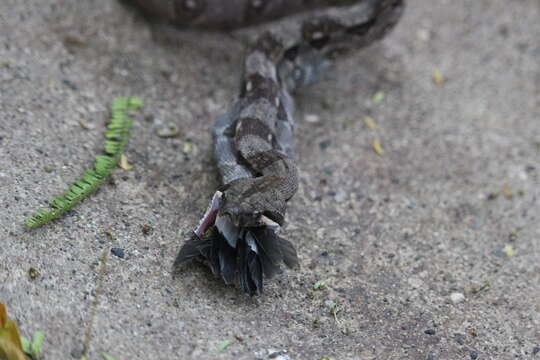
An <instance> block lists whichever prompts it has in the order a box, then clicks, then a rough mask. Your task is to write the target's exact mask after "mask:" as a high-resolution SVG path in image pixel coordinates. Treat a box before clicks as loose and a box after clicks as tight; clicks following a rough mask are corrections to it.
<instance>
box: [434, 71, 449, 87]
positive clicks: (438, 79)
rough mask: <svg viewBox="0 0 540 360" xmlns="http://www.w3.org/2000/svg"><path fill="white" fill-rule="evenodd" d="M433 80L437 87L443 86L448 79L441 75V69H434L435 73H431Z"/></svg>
mask: <svg viewBox="0 0 540 360" xmlns="http://www.w3.org/2000/svg"><path fill="white" fill-rule="evenodd" d="M431 78H432V79H433V82H434V83H435V84H437V85H442V84H444V83H445V82H446V79H445V78H444V76H443V75H442V74H441V72H440V71H439V69H433V71H432V72H431Z"/></svg>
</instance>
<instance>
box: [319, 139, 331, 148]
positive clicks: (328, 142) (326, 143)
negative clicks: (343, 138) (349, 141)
mask: <svg viewBox="0 0 540 360" xmlns="http://www.w3.org/2000/svg"><path fill="white" fill-rule="evenodd" d="M331 144H332V140H323V141H321V142H320V143H319V147H320V148H321V150H326V149H328V147H329V146H330V145H331Z"/></svg>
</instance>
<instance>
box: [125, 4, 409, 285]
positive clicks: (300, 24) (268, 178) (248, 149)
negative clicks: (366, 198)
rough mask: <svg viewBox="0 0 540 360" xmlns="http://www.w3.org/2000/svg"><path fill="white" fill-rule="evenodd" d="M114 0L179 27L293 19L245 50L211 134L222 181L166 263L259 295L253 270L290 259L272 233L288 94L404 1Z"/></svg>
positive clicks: (363, 41)
mask: <svg viewBox="0 0 540 360" xmlns="http://www.w3.org/2000/svg"><path fill="white" fill-rule="evenodd" d="M124 1H128V2H130V3H133V4H135V5H137V6H139V7H140V8H142V9H143V10H144V11H145V12H146V13H147V14H149V15H151V16H153V17H156V18H158V19H160V20H162V21H164V22H167V23H171V24H174V25H177V26H181V27H186V26H190V27H199V28H206V29H233V28H237V27H240V26H246V25H253V24H260V23H262V22H267V21H271V20H275V19H277V18H280V17H283V16H285V15H291V14H294V16H295V19H298V20H296V21H295V22H294V23H293V24H292V25H290V24H288V25H285V24H283V25H282V24H281V23H277V24H276V25H275V26H274V28H273V29H272V32H271V33H269V32H265V33H263V34H262V35H260V36H259V37H258V38H257V39H256V41H255V42H254V44H253V46H252V47H251V48H250V49H249V51H248V53H247V55H246V57H245V62H244V75H243V79H242V86H241V89H240V94H239V97H238V100H237V101H236V102H235V103H234V104H233V106H232V107H231V110H230V111H229V112H228V113H226V114H224V115H223V116H221V117H219V118H218V119H217V121H216V126H215V129H214V132H213V137H214V143H215V155H216V160H217V163H218V168H219V169H220V173H221V175H222V177H223V182H224V186H223V187H222V188H221V189H220V192H218V193H216V196H214V200H213V203H212V206H213V209H209V211H207V213H206V214H205V216H204V217H203V219H202V221H201V224H202V225H200V226H199V227H198V228H197V230H196V231H195V234H194V237H193V238H192V239H191V240H189V241H188V242H187V243H186V244H185V245H184V246H183V248H182V249H181V251H180V253H179V255H178V257H177V261H176V263H180V262H183V261H186V260H189V259H192V258H199V259H201V260H203V261H204V262H205V263H207V264H208V265H209V266H210V268H211V269H212V271H213V272H214V273H215V274H216V275H220V276H221V277H223V279H224V280H225V282H226V283H227V284H230V283H232V282H233V280H234V278H235V277H236V276H237V274H238V278H239V280H240V284H241V285H242V287H243V289H244V291H245V292H246V293H248V294H250V295H253V294H260V293H261V292H262V279H263V275H264V276H266V277H270V276H272V275H273V274H274V273H276V272H277V270H278V269H279V262H281V261H284V262H285V263H286V265H288V266H293V265H294V264H296V262H297V258H296V252H295V250H294V247H293V246H292V244H290V243H289V242H288V241H286V240H284V239H281V238H279V237H278V236H277V235H276V234H275V233H274V227H275V226H277V225H278V224H279V225H282V224H283V222H284V217H285V211H286V203H287V201H288V200H289V199H290V198H291V197H292V196H293V195H294V193H295V192H296V190H297V188H298V171H297V168H296V164H295V162H294V159H293V156H294V150H293V149H294V146H293V141H292V137H293V136H292V132H293V125H294V120H293V110H294V103H293V100H292V97H291V94H290V93H291V92H293V91H295V90H296V89H298V88H300V87H302V86H306V85H309V84H311V83H314V82H316V81H317V80H318V79H319V78H320V77H321V73H322V72H324V70H325V69H326V68H327V67H328V63H329V61H330V59H331V58H333V57H334V55H335V54H339V53H342V52H343V51H344V50H346V51H349V50H355V49H359V48H362V47H364V46H367V45H369V44H371V43H373V42H374V41H377V40H379V39H381V38H382V37H384V36H385V35H386V34H387V33H388V32H389V31H390V30H391V29H392V28H393V27H394V26H395V24H396V23H397V22H398V20H399V19H400V17H401V15H402V12H403V9H404V6H405V0H227V1H224V0H124ZM291 29H292V30H293V31H292V32H291ZM291 34H292V35H291ZM212 206H211V207H212ZM269 224H270V225H269ZM272 224H273V225H272Z"/></svg>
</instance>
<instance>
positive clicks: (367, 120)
mask: <svg viewBox="0 0 540 360" xmlns="http://www.w3.org/2000/svg"><path fill="white" fill-rule="evenodd" d="M364 124H366V126H367V127H368V128H370V129H375V128H376V127H377V123H376V122H375V120H373V119H372V118H371V117H369V116H366V117H365V118H364Z"/></svg>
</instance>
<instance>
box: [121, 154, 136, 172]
mask: <svg viewBox="0 0 540 360" xmlns="http://www.w3.org/2000/svg"><path fill="white" fill-rule="evenodd" d="M120 167H121V168H122V169H124V170H131V169H133V165H130V164H129V163H128V158H127V156H126V154H122V155H120Z"/></svg>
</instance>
